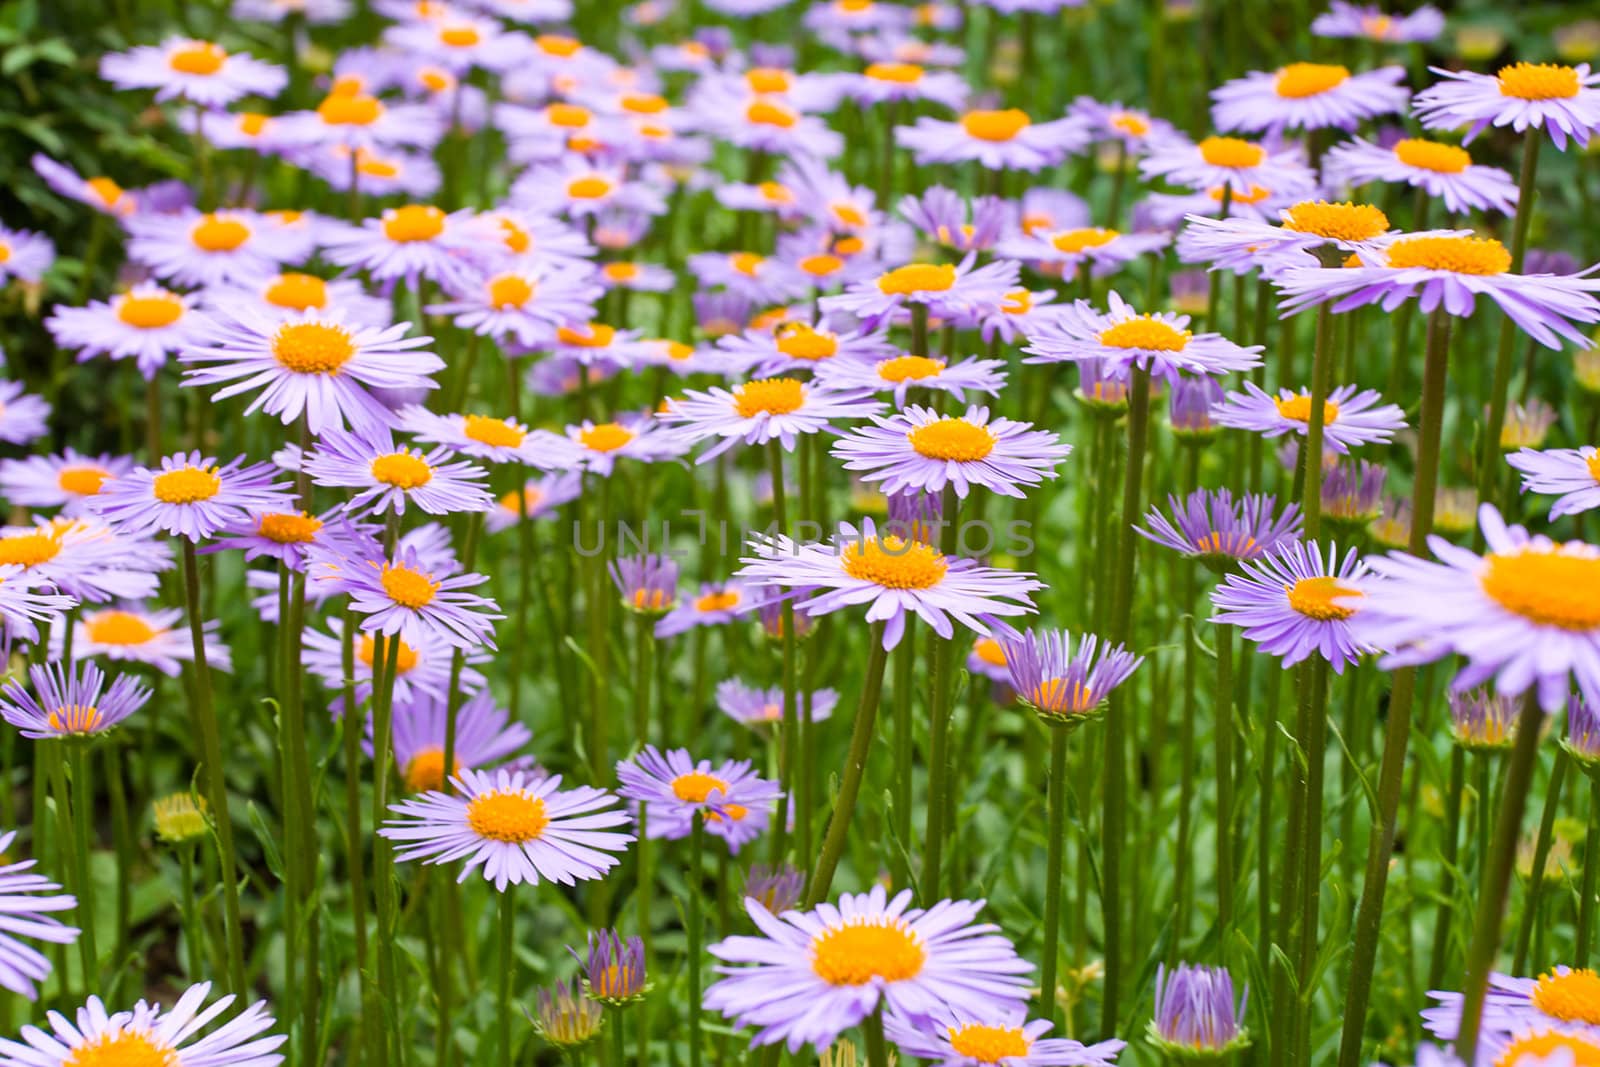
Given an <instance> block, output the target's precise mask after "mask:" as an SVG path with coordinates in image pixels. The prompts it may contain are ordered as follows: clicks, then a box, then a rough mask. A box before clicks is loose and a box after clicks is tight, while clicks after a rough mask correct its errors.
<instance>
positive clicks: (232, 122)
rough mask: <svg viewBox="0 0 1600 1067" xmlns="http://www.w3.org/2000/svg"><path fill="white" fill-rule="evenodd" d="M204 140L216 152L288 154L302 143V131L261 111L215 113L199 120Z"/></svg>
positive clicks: (284, 120)
mask: <svg viewBox="0 0 1600 1067" xmlns="http://www.w3.org/2000/svg"><path fill="white" fill-rule="evenodd" d="M200 130H201V132H202V133H203V134H204V136H205V139H206V140H207V141H209V142H211V144H212V145H213V146H215V147H217V148H244V149H250V150H252V151H255V152H259V153H261V154H262V155H267V154H269V153H276V152H287V151H289V150H291V149H294V148H298V147H300V146H301V145H302V143H303V137H304V132H303V131H304V127H303V126H301V125H300V124H298V123H296V122H293V121H290V120H286V119H285V118H282V117H280V116H277V115H269V114H267V113H266V112H264V111H217V112H213V113H211V114H208V115H206V116H205V117H204V118H203V119H202V120H200Z"/></svg>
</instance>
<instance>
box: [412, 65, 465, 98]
mask: <svg viewBox="0 0 1600 1067" xmlns="http://www.w3.org/2000/svg"><path fill="white" fill-rule="evenodd" d="M417 81H419V82H421V83H422V87H423V88H424V89H427V90H428V91H429V92H434V93H442V92H444V91H445V90H446V89H448V88H450V87H451V86H453V85H455V83H456V79H455V76H454V75H452V74H451V73H450V72H449V71H444V70H440V69H439V68H438V67H427V68H425V69H423V70H421V71H418V72H417Z"/></svg>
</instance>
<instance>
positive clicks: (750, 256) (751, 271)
mask: <svg viewBox="0 0 1600 1067" xmlns="http://www.w3.org/2000/svg"><path fill="white" fill-rule="evenodd" d="M766 261H767V260H766V257H764V256H761V255H758V254H756V253H755V252H734V253H732V254H731V255H729V256H728V266H730V267H732V268H733V269H734V270H736V271H738V272H739V273H740V274H743V275H744V276H745V277H746V278H754V277H755V276H756V272H757V271H759V270H760V269H761V265H762V264H763V263H765V262H766Z"/></svg>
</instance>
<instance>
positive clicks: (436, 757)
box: [405, 748, 461, 793]
mask: <svg viewBox="0 0 1600 1067" xmlns="http://www.w3.org/2000/svg"><path fill="white" fill-rule="evenodd" d="M450 773H451V774H452V775H457V774H460V773H461V761H460V760H456V761H455V769H454V770H452V771H451V772H450ZM405 779H406V788H407V789H409V790H411V792H413V793H428V792H438V791H439V790H442V789H443V788H444V749H442V748H425V749H423V750H422V751H420V752H418V753H417V754H416V755H415V756H412V757H411V761H410V762H409V763H407V764H406V770H405Z"/></svg>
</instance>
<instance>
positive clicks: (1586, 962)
mask: <svg viewBox="0 0 1600 1067" xmlns="http://www.w3.org/2000/svg"><path fill="white" fill-rule="evenodd" d="M1587 833H1588V836H1587V837H1586V838H1585V840H1586V841H1588V842H1590V843H1591V844H1590V850H1589V851H1586V852H1585V853H1584V856H1583V881H1582V883H1581V888H1580V890H1579V895H1578V930H1577V934H1576V936H1575V937H1574V938H1573V951H1572V960H1573V966H1575V967H1593V966H1594V894H1595V882H1596V878H1595V875H1596V874H1597V873H1600V862H1596V861H1597V860H1600V855H1596V852H1595V851H1594V845H1593V842H1596V841H1600V773H1596V772H1595V771H1594V770H1593V769H1590V771H1589V826H1588V830H1587Z"/></svg>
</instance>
